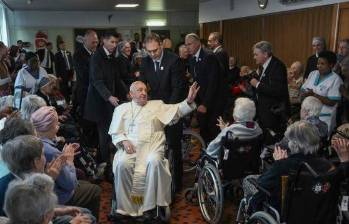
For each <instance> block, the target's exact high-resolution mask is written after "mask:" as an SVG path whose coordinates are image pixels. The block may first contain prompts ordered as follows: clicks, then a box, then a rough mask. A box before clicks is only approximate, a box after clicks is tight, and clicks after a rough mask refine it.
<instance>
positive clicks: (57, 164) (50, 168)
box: [45, 154, 66, 180]
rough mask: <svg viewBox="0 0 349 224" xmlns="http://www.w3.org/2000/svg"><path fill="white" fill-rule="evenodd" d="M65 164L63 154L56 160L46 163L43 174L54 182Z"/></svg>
mask: <svg viewBox="0 0 349 224" xmlns="http://www.w3.org/2000/svg"><path fill="white" fill-rule="evenodd" d="M65 163H66V157H65V156H64V155H63V154H61V155H60V156H58V157H57V158H55V159H53V160H52V161H51V162H49V163H47V165H46V171H45V173H46V174H47V175H49V176H50V177H52V179H54V180H56V179H57V177H58V176H59V174H60V172H61V170H62V167H63V166H64V165H65Z"/></svg>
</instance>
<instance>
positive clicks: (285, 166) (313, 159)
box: [244, 121, 349, 223]
mask: <svg viewBox="0 0 349 224" xmlns="http://www.w3.org/2000/svg"><path fill="white" fill-rule="evenodd" d="M285 137H286V138H287V139H288V148H289V153H287V152H286V151H285V150H282V149H281V148H279V147H276V148H275V151H274V155H273V156H274V159H275V163H273V165H272V166H271V168H270V169H269V170H267V171H266V172H265V173H263V174H262V175H260V176H259V177H258V178H257V183H258V185H259V186H260V187H262V188H264V189H266V190H267V191H269V192H270V194H271V196H270V202H271V205H272V206H273V207H274V208H276V209H277V210H278V211H279V212H280V193H281V181H280V180H281V176H285V175H289V174H290V171H291V170H297V168H298V167H299V166H300V164H301V163H302V162H307V163H308V164H309V165H310V166H311V167H312V168H313V169H314V170H315V171H316V172H318V173H327V172H329V171H330V170H333V169H334V166H333V165H332V163H331V162H329V161H328V160H326V159H324V158H320V157H317V156H316V153H317V151H318V149H319V146H320V137H319V131H318V129H317V128H316V127H315V126H314V125H312V124H311V123H309V122H307V121H297V122H295V123H293V124H291V125H290V126H289V127H288V128H287V130H286V132H285ZM342 145H343V144H340V146H342ZM336 151H338V152H339V153H338V155H339V157H340V161H341V162H342V163H345V164H347V162H348V161H349V144H348V143H347V145H346V147H337V149H336ZM340 170H342V169H340ZM338 177H339V178H338V180H340V179H341V178H342V177H344V173H340V175H339V176H338ZM250 178H254V177H250V176H248V177H247V178H245V180H244V193H245V196H247V197H250V196H251V197H252V199H251V200H250V205H251V211H257V210H261V208H262V202H263V201H264V200H265V194H264V193H263V192H258V191H257V190H256V188H255V187H254V186H253V185H250V184H246V182H248V181H246V180H247V179H250ZM334 210H335V209H334ZM334 217H335V216H334ZM332 221H333V220H332ZM323 223H328V222H323ZM329 223H331V222H329ZM332 223H335V222H334V221H333V222H332Z"/></svg>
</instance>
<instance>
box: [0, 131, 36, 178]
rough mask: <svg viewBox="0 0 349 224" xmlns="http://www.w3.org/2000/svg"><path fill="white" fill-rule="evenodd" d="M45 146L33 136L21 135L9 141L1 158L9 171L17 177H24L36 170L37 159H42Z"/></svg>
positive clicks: (4, 146)
mask: <svg viewBox="0 0 349 224" xmlns="http://www.w3.org/2000/svg"><path fill="white" fill-rule="evenodd" d="M42 150H43V144H42V142H41V140H40V139H39V138H37V137H35V136H33V135H21V136H17V137H16V138H14V139H12V140H9V141H7V142H6V143H5V144H4V145H3V147H2V150H1V158H2V159H3V161H4V162H5V163H6V165H7V166H8V168H9V170H10V171H11V172H12V173H14V174H16V175H17V176H20V177H22V176H24V175H26V174H28V173H30V172H33V170H34V169H35V165H34V162H35V159H39V158H40V157H41V154H42Z"/></svg>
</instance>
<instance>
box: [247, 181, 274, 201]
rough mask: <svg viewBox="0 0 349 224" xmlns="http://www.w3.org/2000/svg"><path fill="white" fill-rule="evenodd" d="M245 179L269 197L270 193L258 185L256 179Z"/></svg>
mask: <svg viewBox="0 0 349 224" xmlns="http://www.w3.org/2000/svg"><path fill="white" fill-rule="evenodd" d="M247 181H248V182H250V183H251V184H252V185H253V186H255V187H256V188H257V189H258V191H260V192H263V194H265V195H266V196H267V197H271V193H270V192H269V191H268V190H267V189H265V188H264V187H262V186H260V185H259V184H258V182H257V180H256V179H254V178H248V179H247Z"/></svg>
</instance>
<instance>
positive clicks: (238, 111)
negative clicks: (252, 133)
mask: <svg viewBox="0 0 349 224" xmlns="http://www.w3.org/2000/svg"><path fill="white" fill-rule="evenodd" d="M255 115H256V106H255V104H254V102H253V101H252V100H250V99H248V98H245V97H240V98H237V99H236V100H235V107H234V111H233V117H234V120H236V121H240V122H246V121H253V118H254V116H255Z"/></svg>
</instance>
